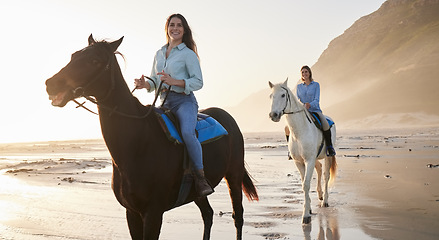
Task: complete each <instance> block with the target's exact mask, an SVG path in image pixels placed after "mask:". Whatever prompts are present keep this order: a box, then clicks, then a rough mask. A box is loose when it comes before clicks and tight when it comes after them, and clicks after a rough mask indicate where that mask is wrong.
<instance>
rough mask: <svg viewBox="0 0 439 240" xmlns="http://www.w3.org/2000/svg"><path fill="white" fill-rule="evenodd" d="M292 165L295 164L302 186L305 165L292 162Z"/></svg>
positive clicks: (301, 162) (300, 162) (295, 161)
mask: <svg viewBox="0 0 439 240" xmlns="http://www.w3.org/2000/svg"><path fill="white" fill-rule="evenodd" d="M294 164H296V167H297V170H299V173H300V180H301V181H302V184H303V178H304V176H305V163H304V162H303V161H298V160H294Z"/></svg>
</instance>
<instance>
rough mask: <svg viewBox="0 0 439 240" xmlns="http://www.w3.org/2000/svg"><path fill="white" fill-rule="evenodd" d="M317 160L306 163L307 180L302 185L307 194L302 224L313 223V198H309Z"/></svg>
mask: <svg viewBox="0 0 439 240" xmlns="http://www.w3.org/2000/svg"><path fill="white" fill-rule="evenodd" d="M315 161H316V160H315V159H312V160H308V161H305V170H306V172H305V178H304V181H303V183H302V188H303V192H304V193H305V203H304V206H303V214H302V223H303V224H308V223H310V222H311V198H310V197H309V189H310V187H311V178H312V174H313V172H314V167H315Z"/></svg>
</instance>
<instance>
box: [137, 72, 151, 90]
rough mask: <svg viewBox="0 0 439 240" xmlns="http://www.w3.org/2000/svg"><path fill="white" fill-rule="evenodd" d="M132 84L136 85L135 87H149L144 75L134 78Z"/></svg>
mask: <svg viewBox="0 0 439 240" xmlns="http://www.w3.org/2000/svg"><path fill="white" fill-rule="evenodd" d="M134 86H135V87H136V88H135V89H142V88H146V89H149V88H150V86H149V84H148V83H147V82H146V81H145V76H144V75H142V76H141V77H140V78H135V79H134Z"/></svg>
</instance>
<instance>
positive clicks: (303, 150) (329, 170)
mask: <svg viewBox="0 0 439 240" xmlns="http://www.w3.org/2000/svg"><path fill="white" fill-rule="evenodd" d="M287 84H288V79H287V80H286V81H285V82H284V83H282V84H272V83H271V82H269V85H270V87H271V91H272V93H271V100H272V106H271V112H270V114H269V116H270V118H271V120H273V121H274V122H279V121H280V118H281V117H282V116H283V115H286V120H287V123H288V127H289V130H290V136H289V142H288V150H289V151H290V154H291V157H292V158H293V159H294V163H295V164H296V166H297V169H298V170H299V172H300V176H301V178H302V188H303V191H304V193H305V202H304V207H303V214H302V222H303V223H304V224H308V223H310V222H311V199H310V197H309V189H310V183H311V179H312V174H313V171H314V168H316V170H317V174H318V183H317V192H318V193H319V199H320V200H322V202H321V206H322V207H328V206H329V204H328V197H329V195H328V193H329V192H328V185H329V184H330V183H332V182H333V181H334V180H335V174H336V167H337V163H336V159H335V156H327V155H326V151H324V150H323V149H326V148H325V147H326V146H325V145H326V144H325V141H324V137H323V134H322V131H321V130H320V129H318V128H317V127H316V126H315V125H314V123H313V122H312V120H311V119H312V117H311V114H310V113H309V112H308V110H306V109H305V107H304V106H303V104H301V103H300V102H299V101H298V100H297V98H296V97H295V96H294V95H293V94H292V92H291V90H290V89H289V88H288V85H287ZM330 131H331V134H332V140H333V141H332V143H334V140H335V132H336V130H335V125H333V126H332V127H331V129H330ZM323 158H325V168H324V179H325V185H324V191H323V196H322V191H321V187H320V179H321V167H322V165H321V163H320V162H318V161H316V160H317V159H323Z"/></svg>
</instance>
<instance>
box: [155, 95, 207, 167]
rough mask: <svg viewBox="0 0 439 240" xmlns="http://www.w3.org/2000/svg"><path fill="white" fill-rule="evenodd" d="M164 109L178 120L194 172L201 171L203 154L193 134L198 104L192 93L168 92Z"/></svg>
mask: <svg viewBox="0 0 439 240" xmlns="http://www.w3.org/2000/svg"><path fill="white" fill-rule="evenodd" d="M163 106H164V107H165V108H168V109H169V110H171V112H172V113H173V114H175V116H176V117H177V119H178V122H179V124H180V130H181V137H182V138H183V142H184V144H185V145H186V149H187V152H188V155H189V157H190V159H191V160H192V162H193V164H194V167H195V169H196V170H200V169H203V152H202V149H201V144H200V142H199V141H198V138H197V135H196V134H195V127H196V125H197V114H198V102H197V100H196V98H195V96H194V94H193V93H190V94H189V95H185V94H181V93H175V92H172V91H171V92H169V94H168V97H167V98H166V101H165V103H164V104H163Z"/></svg>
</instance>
